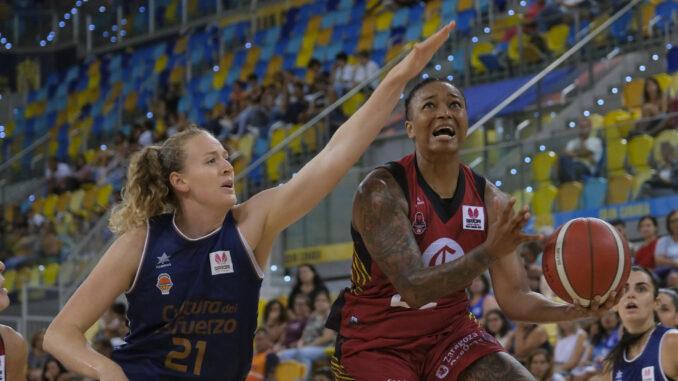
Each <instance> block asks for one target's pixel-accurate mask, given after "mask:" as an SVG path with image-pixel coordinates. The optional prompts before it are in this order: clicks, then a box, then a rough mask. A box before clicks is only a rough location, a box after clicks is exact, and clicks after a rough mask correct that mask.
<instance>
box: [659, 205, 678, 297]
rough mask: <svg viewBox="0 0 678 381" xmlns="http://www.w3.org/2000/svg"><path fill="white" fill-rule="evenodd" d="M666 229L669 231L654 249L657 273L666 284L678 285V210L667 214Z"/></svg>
mask: <svg viewBox="0 0 678 381" xmlns="http://www.w3.org/2000/svg"><path fill="white" fill-rule="evenodd" d="M666 231H667V232H668V233H669V234H667V235H666V236H664V237H661V238H659V241H657V247H656V248H655V251H654V261H655V264H656V265H657V268H655V270H654V271H655V273H656V274H657V275H658V276H659V278H660V279H662V280H665V281H666V284H667V285H669V286H673V287H678V210H675V209H674V210H672V211H671V212H670V213H669V214H668V215H667V216H666Z"/></svg>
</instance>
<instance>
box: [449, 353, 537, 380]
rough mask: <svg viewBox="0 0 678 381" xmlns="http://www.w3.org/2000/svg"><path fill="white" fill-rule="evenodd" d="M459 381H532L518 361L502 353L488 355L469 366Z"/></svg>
mask: <svg viewBox="0 0 678 381" xmlns="http://www.w3.org/2000/svg"><path fill="white" fill-rule="evenodd" d="M459 380H460V381H485V380H512V381H527V380H529V381H534V378H533V377H532V375H531V374H530V373H529V372H528V371H527V369H525V368H524V367H523V366H522V365H520V363H519V362H518V361H516V360H515V359H513V358H511V356H510V355H508V354H506V353H503V352H495V353H492V354H489V355H487V356H485V357H483V358H481V359H479V360H477V361H475V362H474V363H473V364H471V365H470V366H469V367H468V368H466V369H464V371H462V372H461V374H460V375H459Z"/></svg>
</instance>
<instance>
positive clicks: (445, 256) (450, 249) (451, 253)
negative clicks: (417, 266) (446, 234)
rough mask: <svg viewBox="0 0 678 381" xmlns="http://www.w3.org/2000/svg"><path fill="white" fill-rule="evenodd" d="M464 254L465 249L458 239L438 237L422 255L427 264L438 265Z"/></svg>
mask: <svg viewBox="0 0 678 381" xmlns="http://www.w3.org/2000/svg"><path fill="white" fill-rule="evenodd" d="M462 255H464V249H462V248H461V245H459V244H458V243H457V241H455V240H453V239H450V238H438V239H437V240H435V241H433V243H431V244H430V245H429V246H428V247H427V248H426V250H424V252H423V253H422V255H421V260H422V262H424V265H426V266H437V265H442V264H443V263H448V262H452V261H454V260H455V259H457V258H459V257H461V256H462Z"/></svg>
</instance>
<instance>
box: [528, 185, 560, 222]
mask: <svg viewBox="0 0 678 381" xmlns="http://www.w3.org/2000/svg"><path fill="white" fill-rule="evenodd" d="M557 195H558V188H556V187H555V186H553V185H551V184H544V185H540V186H539V187H538V188H537V190H536V191H534V195H533V196H532V211H533V213H534V215H535V216H544V215H550V214H551V211H552V209H553V201H554V200H555V199H556V196H557Z"/></svg>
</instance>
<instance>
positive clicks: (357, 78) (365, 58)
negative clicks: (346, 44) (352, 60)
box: [352, 50, 379, 94]
mask: <svg viewBox="0 0 678 381" xmlns="http://www.w3.org/2000/svg"><path fill="white" fill-rule="evenodd" d="M356 60H357V62H356V64H355V67H354V69H353V86H352V87H355V86H358V85H359V84H360V83H361V82H363V81H364V80H366V79H368V78H370V77H371V76H372V75H373V74H374V73H376V72H377V71H379V65H378V64H377V63H376V62H374V61H372V59H371V58H370V52H368V51H367V50H361V51H359V52H358V54H356ZM377 86H379V80H378V79H375V80H374V81H372V82H370V83H369V84H368V85H367V87H366V88H365V89H364V90H367V91H366V93H367V94H370V93H372V91H374V89H376V88H377Z"/></svg>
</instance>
